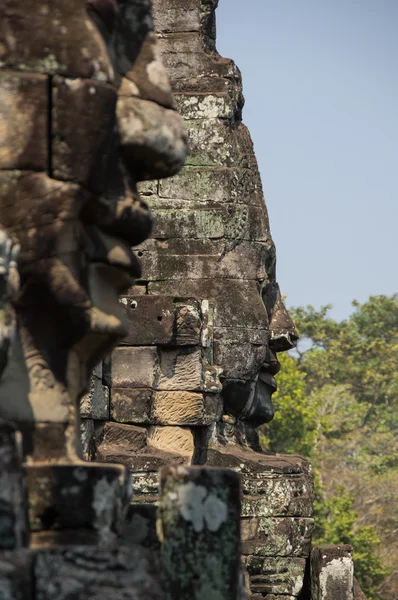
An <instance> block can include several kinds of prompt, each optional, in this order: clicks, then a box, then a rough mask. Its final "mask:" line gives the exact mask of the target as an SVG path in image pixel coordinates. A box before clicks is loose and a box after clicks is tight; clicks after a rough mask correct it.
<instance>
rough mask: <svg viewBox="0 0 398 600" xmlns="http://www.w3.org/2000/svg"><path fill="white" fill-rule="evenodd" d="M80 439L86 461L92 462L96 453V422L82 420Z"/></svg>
mask: <svg viewBox="0 0 398 600" xmlns="http://www.w3.org/2000/svg"><path fill="white" fill-rule="evenodd" d="M80 439H81V442H82V450H83V457H84V460H92V459H93V457H94V453H95V446H94V422H93V420H92V419H82V420H81V422H80Z"/></svg>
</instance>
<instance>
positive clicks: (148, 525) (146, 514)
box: [121, 503, 160, 564]
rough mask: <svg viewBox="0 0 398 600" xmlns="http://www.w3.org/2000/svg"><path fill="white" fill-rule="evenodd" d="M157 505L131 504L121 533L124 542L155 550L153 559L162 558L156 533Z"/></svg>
mask: <svg viewBox="0 0 398 600" xmlns="http://www.w3.org/2000/svg"><path fill="white" fill-rule="evenodd" d="M156 516H157V507H156V506H154V505H153V504H136V503H134V504H131V505H130V506H129V508H128V511H127V517H126V522H125V526H124V528H123V532H122V535H121V540H122V544H126V545H131V544H139V545H140V546H141V547H144V548H150V549H151V550H152V551H153V554H152V560H153V561H155V564H157V563H156V559H157V558H159V559H160V541H159V538H158V536H157V533H156Z"/></svg>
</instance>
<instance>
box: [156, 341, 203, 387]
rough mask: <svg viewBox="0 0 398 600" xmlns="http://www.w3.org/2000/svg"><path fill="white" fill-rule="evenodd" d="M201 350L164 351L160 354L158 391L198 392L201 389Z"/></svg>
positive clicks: (164, 349)
mask: <svg viewBox="0 0 398 600" xmlns="http://www.w3.org/2000/svg"><path fill="white" fill-rule="evenodd" d="M203 380H204V377H203V363H202V353H201V349H200V348H199V349H197V348H193V349H191V348H181V349H166V348H163V349H162V350H161V352H160V369H159V379H158V381H157V389H158V390H165V391H166V390H169V391H172V390H181V391H192V392H196V391H200V390H202V389H203Z"/></svg>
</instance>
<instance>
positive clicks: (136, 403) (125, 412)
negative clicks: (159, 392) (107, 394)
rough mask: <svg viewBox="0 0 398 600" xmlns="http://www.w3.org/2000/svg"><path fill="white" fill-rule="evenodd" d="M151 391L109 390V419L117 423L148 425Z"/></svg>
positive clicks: (139, 389) (115, 388) (145, 389)
mask: <svg viewBox="0 0 398 600" xmlns="http://www.w3.org/2000/svg"><path fill="white" fill-rule="evenodd" d="M152 397H153V390H152V389H148V388H138V389H130V388H117V387H113V388H112V390H111V419H112V421H118V422H119V423H150V422H151V406H152Z"/></svg>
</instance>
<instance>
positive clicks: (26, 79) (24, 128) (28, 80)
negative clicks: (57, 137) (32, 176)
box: [0, 71, 49, 171]
mask: <svg viewBox="0 0 398 600" xmlns="http://www.w3.org/2000/svg"><path fill="white" fill-rule="evenodd" d="M48 110H49V109H48V79H47V77H46V76H44V75H35V74H32V73H19V72H17V71H2V72H0V130H1V139H0V169H33V170H38V171H46V170H47V169H48V132H47V125H48ZM32 140H33V141H34V143H32Z"/></svg>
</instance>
